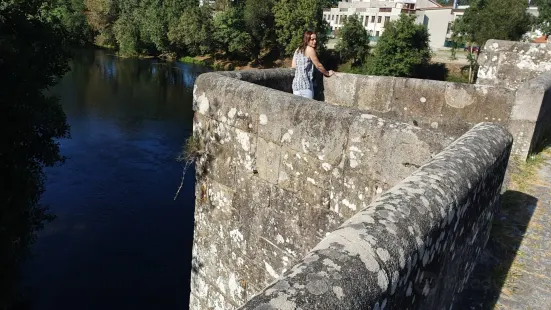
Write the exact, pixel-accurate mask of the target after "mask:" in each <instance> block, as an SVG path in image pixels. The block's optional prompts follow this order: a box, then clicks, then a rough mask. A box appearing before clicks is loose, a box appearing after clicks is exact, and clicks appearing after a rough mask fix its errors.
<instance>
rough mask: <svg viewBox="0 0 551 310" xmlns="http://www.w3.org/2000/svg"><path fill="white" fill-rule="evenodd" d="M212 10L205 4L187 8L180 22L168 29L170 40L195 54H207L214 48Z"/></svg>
mask: <svg viewBox="0 0 551 310" xmlns="http://www.w3.org/2000/svg"><path fill="white" fill-rule="evenodd" d="M212 29H213V26H212V11H211V9H210V8H209V7H208V6H206V5H204V6H201V7H190V8H186V9H185V10H184V12H183V13H182V15H181V16H180V19H179V20H178V23H177V24H176V25H175V26H173V27H172V28H171V29H169V31H168V39H169V40H170V42H172V43H173V44H175V45H176V46H178V47H180V48H185V49H186V50H187V51H188V52H189V53H191V54H193V55H201V54H206V53H208V52H210V51H211V48H212V38H211V36H212Z"/></svg>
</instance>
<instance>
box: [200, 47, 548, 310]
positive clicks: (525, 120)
mask: <svg viewBox="0 0 551 310" xmlns="http://www.w3.org/2000/svg"><path fill="white" fill-rule="evenodd" d="M485 51H486V53H485V54H484V55H483V56H482V67H481V69H480V73H479V77H480V78H479V84H477V85H469V84H459V83H448V82H439V81H430V80H418V79H408V78H394V77H379V76H361V75H353V74H342V73H339V74H336V75H335V76H333V77H331V78H324V79H323V80H322V81H318V87H317V90H318V91H317V93H316V98H315V99H316V100H310V99H305V98H302V97H297V96H294V95H292V93H291V89H290V87H291V81H292V78H293V75H294V71H293V70H292V69H274V70H256V71H241V72H217V73H208V74H203V75H201V76H200V77H199V78H198V79H197V81H196V83H195V87H194V94H193V95H194V109H195V111H196V114H195V119H194V135H193V141H194V145H196V147H197V148H198V149H197V150H196V151H197V154H200V155H199V156H198V158H197V160H196V171H197V175H196V177H197V185H196V202H195V233H194V245H193V262H192V269H193V270H192V280H191V296H190V308H191V309H235V308H239V307H240V309H303V310H306V309H397V308H400V309H449V308H450V307H451V305H452V304H453V302H454V299H455V297H456V296H457V294H458V293H459V292H460V291H461V290H462V289H463V286H464V284H465V282H466V281H467V279H468V277H469V274H470V272H471V271H472V269H473V268H474V266H475V264H476V261H477V258H478V256H479V254H480V253H481V251H482V249H483V248H484V246H485V244H486V241H487V239H488V233H489V229H490V226H491V221H492V218H493V216H494V214H495V212H496V209H497V208H498V207H499V195H500V192H501V187H502V183H503V180H504V176H505V173H506V169H507V164H508V161H509V156H510V154H513V155H514V156H519V157H521V158H527V157H528V156H529V154H531V153H532V152H536V151H538V148H539V146H540V145H542V143H545V139H546V137H548V131H549V124H550V123H551V122H549V121H543V120H546V119H547V120H548V119H549V116H550V113H551V111H550V110H549V107H550V106H551V102H550V100H551V99H550V97H549V96H550V95H549V94H548V90H549V89H550V88H551V73H549V72H547V70H548V68H547V67H548V66H550V65H551V62H549V60H550V59H551V50H550V49H548V47H547V46H546V45H533V44H521V43H514V42H506V41H493V40H492V41H489V42H488V43H487V45H486V48H485Z"/></svg>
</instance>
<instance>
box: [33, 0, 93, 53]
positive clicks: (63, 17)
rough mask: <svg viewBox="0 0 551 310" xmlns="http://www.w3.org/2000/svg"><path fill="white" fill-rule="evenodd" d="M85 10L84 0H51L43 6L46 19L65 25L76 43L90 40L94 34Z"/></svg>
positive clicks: (42, 10) (42, 9)
mask: <svg viewBox="0 0 551 310" xmlns="http://www.w3.org/2000/svg"><path fill="white" fill-rule="evenodd" d="M85 10H86V6H85V5H84V2H83V0H51V1H49V2H45V4H44V6H43V7H42V8H41V12H42V13H43V14H44V16H45V18H46V20H47V21H48V22H49V23H59V24H61V25H63V27H64V28H65V30H66V31H67V33H69V35H70V36H71V39H72V41H73V42H74V43H75V44H84V43H86V42H89V41H90V40H91V38H92V35H93V34H92V29H91V28H90V26H89V25H88V22H87V20H86V15H85V14H84V12H85Z"/></svg>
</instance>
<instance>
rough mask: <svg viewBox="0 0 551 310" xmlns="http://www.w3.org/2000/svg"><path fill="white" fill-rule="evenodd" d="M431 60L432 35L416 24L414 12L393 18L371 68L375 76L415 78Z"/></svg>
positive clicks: (384, 33)
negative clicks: (430, 39) (430, 40)
mask: <svg viewBox="0 0 551 310" xmlns="http://www.w3.org/2000/svg"><path fill="white" fill-rule="evenodd" d="M429 61H430V48H429V34H428V32H427V29H426V28H425V27H424V26H423V25H419V24H416V23H415V15H406V14H402V15H401V16H400V19H398V20H396V21H391V22H389V23H388V24H387V25H386V26H385V31H384V32H383V34H382V35H381V37H380V38H379V41H378V42H377V46H376V47H375V55H374V56H373V59H372V61H370V66H369V68H368V71H369V73H370V74H373V75H387V76H402V77H412V76H416V75H418V74H420V71H421V70H422V68H423V67H424V66H427V65H428V64H429Z"/></svg>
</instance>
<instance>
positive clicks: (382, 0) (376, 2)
mask: <svg viewBox="0 0 551 310" xmlns="http://www.w3.org/2000/svg"><path fill="white" fill-rule="evenodd" d="M417 7H440V5H439V4H437V3H436V2H433V1H432V0H350V1H341V2H339V4H338V7H336V8H331V9H325V10H324V12H323V17H324V19H325V20H326V21H327V22H328V23H329V25H330V27H331V31H332V33H333V34H335V33H337V32H338V30H339V29H340V28H342V26H343V25H344V22H345V20H346V19H347V18H348V16H352V15H354V14H357V15H358V17H359V18H360V22H361V23H362V24H363V25H364V28H365V29H366V30H367V31H368V32H369V33H370V36H372V37H374V39H375V40H376V38H378V37H379V36H380V35H381V34H382V33H383V31H384V30H385V24H386V23H387V22H389V21H392V20H396V19H398V18H399V17H400V14H401V13H406V14H415V12H416V8H417Z"/></svg>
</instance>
